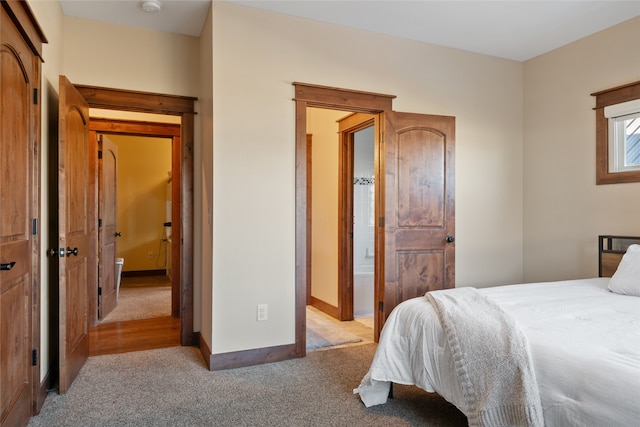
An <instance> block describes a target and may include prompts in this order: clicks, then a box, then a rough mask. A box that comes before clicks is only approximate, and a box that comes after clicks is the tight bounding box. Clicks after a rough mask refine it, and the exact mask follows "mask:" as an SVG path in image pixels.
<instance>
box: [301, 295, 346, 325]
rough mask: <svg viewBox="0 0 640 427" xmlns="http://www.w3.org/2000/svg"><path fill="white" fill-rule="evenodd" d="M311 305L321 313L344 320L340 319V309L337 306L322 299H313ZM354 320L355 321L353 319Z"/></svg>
mask: <svg viewBox="0 0 640 427" xmlns="http://www.w3.org/2000/svg"><path fill="white" fill-rule="evenodd" d="M309 305H311V306H312V307H315V308H317V309H318V310H320V311H321V312H323V313H325V314H328V315H329V316H331V317H333V318H335V319H338V320H343V319H341V318H340V309H339V308H338V307H336V306H335V305H331V304H329V303H328V302H324V301H322V300H321V299H318V298H316V297H313V296H312V297H311V304H309ZM351 320H353V319H351Z"/></svg>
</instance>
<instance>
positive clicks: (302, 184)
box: [292, 82, 395, 357]
mask: <svg viewBox="0 0 640 427" xmlns="http://www.w3.org/2000/svg"><path fill="white" fill-rule="evenodd" d="M293 86H294V91H295V94H296V97H295V99H294V101H295V103H296V106H295V108H296V144H295V147H296V148H295V149H296V153H295V159H296V168H295V174H296V190H295V193H296V209H295V211H296V221H295V230H296V237H295V242H296V243H295V257H296V271H295V281H296V284H295V321H296V326H295V339H296V343H295V351H294V353H293V355H292V357H304V356H305V354H306V342H307V338H306V328H307V325H306V302H307V268H308V266H307V263H306V259H307V251H308V245H309V244H311V241H310V240H308V239H307V179H308V177H307V168H306V161H307V143H306V136H307V107H318V108H329V109H332V108H334V109H335V108H338V109H343V110H345V111H354V112H361V113H369V114H379V113H383V112H384V111H391V110H392V101H393V99H394V98H395V96H393V95H381V94H375V93H368V92H359V91H351V90H348V89H340V88H332V87H327V86H318V85H311V84H307V83H299V82H294V83H293ZM376 125H378V126H379V125H380V123H379V119H376ZM379 146H380V140H379V138H378V136H377V135H376V150H379ZM379 161H381V159H380V157H379V154H378V153H376V164H378V163H377V162H379ZM381 181H382V180H381V179H380V173H379V166H376V185H377V183H378V182H380V185H381V186H382V185H383V182H381ZM376 198H378V200H379V198H380V191H378V192H377V193H376ZM380 203H381V202H380V201H378V202H376V206H377V208H378V209H380ZM382 207H383V208H384V206H382ZM381 212H384V210H383V211H381ZM376 230H377V227H376ZM375 245H376V257H379V259H380V260H382V258H380V255H381V254H382V256H384V250H383V249H384V239H380V238H379V237H378V235H376V243H375ZM381 245H382V246H381ZM379 281H382V284H379V283H378V282H379ZM380 286H382V288H384V276H383V275H381V274H380V273H379V271H376V290H377V289H378V287H380ZM377 337H378V335H377V334H376V339H377Z"/></svg>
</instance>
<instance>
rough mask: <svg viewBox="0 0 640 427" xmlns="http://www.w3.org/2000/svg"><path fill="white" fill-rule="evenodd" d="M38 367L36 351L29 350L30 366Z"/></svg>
mask: <svg viewBox="0 0 640 427" xmlns="http://www.w3.org/2000/svg"><path fill="white" fill-rule="evenodd" d="M36 365H38V349H37V348H34V349H33V350H31V366H36Z"/></svg>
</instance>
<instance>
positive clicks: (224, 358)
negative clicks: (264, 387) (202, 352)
mask: <svg viewBox="0 0 640 427" xmlns="http://www.w3.org/2000/svg"><path fill="white" fill-rule="evenodd" d="M297 354H298V352H297V350H296V345H295V344H288V345H280V346H275V347H265V348H257V349H253V350H243V351H234V352H230V353H220V354H210V355H209V357H205V360H207V359H208V363H207V365H208V366H209V370H210V371H218V370H223V369H233V368H240V367H243V366H251V365H259V364H263V363H272V362H281V361H283V360H289V359H293V358H295V357H298V356H297Z"/></svg>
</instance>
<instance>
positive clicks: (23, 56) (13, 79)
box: [0, 1, 40, 426]
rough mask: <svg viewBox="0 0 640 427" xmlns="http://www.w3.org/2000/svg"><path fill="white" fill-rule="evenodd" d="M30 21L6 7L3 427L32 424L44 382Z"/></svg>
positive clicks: (0, 68)
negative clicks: (40, 353) (36, 343)
mask: <svg viewBox="0 0 640 427" xmlns="http://www.w3.org/2000/svg"><path fill="white" fill-rule="evenodd" d="M32 19H33V17H32V16H31V14H30V13H28V11H27V10H26V9H25V6H24V5H23V4H16V3H11V4H9V3H6V2H4V1H3V2H2V8H1V16H0V30H1V31H0V76H2V77H1V78H0V111H2V114H0V426H6V425H7V426H9V425H10V426H14V425H26V424H27V422H28V421H29V418H30V416H31V411H32V407H33V398H34V394H33V390H34V387H36V386H37V385H38V383H39V377H38V375H37V373H38V371H39V366H38V357H37V347H36V346H34V341H36V340H38V341H39V336H38V335H37V333H34V331H33V329H34V324H35V326H36V327H37V326H38V323H37V322H33V319H34V312H37V311H36V310H38V311H39V305H38V303H39V301H36V300H35V298H34V291H33V289H34V287H36V289H37V285H38V279H39V277H38V261H37V259H38V253H37V251H38V238H37V227H36V223H35V220H36V218H35V217H36V215H37V213H38V200H39V199H38V192H39V191H38V182H37V181H38V176H39V175H38V173H39V169H38V163H39V157H38V151H39V142H38V138H39V132H40V114H39V105H38V104H39V102H38V101H39V99H38V98H39V96H38V89H39V84H40V83H39V79H40V61H39V58H38V55H37V53H36V52H34V51H32V49H31V47H30V45H29V43H27V42H26V41H25V39H24V38H23V36H22V35H21V32H25V31H26V32H27V34H32V35H35V34H37V32H34V31H35V30H36V27H35V26H34V25H35V24H34V23H33V22H32V21H31V20H32ZM22 21H25V22H22ZM17 25H19V26H20V28H18V27H17ZM30 31H31V32H30ZM31 43H33V42H31ZM38 43H39V41H38V42H36V45H37V46H40V44H38ZM36 320H38V319H37V317H36ZM34 334H35V339H34Z"/></svg>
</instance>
